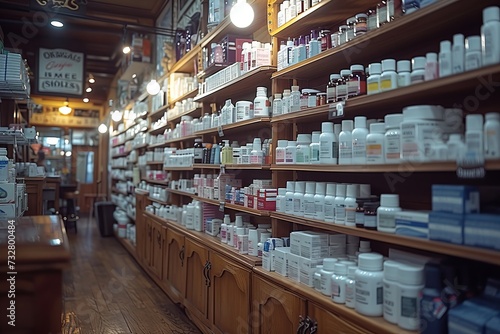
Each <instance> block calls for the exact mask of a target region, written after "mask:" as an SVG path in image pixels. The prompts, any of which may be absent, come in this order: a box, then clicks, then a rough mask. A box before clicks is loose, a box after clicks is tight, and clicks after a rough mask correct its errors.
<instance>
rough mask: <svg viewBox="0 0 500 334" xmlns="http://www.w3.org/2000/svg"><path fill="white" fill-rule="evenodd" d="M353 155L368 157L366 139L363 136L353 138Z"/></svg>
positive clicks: (355, 156)
mask: <svg viewBox="0 0 500 334" xmlns="http://www.w3.org/2000/svg"><path fill="white" fill-rule="evenodd" d="M352 157H353V158H365V157H366V140H365V139H363V138H355V139H353V140H352Z"/></svg>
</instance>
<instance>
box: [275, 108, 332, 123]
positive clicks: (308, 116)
mask: <svg viewBox="0 0 500 334" xmlns="http://www.w3.org/2000/svg"><path fill="white" fill-rule="evenodd" d="M329 109H330V105H323V106H319V107H314V108H308V109H304V110H301V111H297V112H291V113H287V114H283V115H278V116H273V118H272V119H271V123H276V122H280V123H286V122H290V123H297V122H308V121H318V120H320V119H322V120H324V121H327V120H328V111H329Z"/></svg>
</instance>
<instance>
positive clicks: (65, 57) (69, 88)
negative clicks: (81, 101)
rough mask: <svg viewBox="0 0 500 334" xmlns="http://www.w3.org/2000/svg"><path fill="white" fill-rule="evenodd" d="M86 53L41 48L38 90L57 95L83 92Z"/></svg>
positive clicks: (76, 94)
mask: <svg viewBox="0 0 500 334" xmlns="http://www.w3.org/2000/svg"><path fill="white" fill-rule="evenodd" d="M84 60H85V57H84V54H83V53H82V52H73V51H69V50H65V49H44V48H40V49H39V53H38V85H37V88H38V92H39V93H40V94H52V95H56V96H66V95H75V96H81V95H82V94H83V84H84V79H85V78H84Z"/></svg>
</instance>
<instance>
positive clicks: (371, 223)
mask: <svg viewBox="0 0 500 334" xmlns="http://www.w3.org/2000/svg"><path fill="white" fill-rule="evenodd" d="M364 222H365V224H364V225H365V227H377V216H376V215H365V217H364Z"/></svg>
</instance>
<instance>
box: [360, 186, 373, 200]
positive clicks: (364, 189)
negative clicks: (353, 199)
mask: <svg viewBox="0 0 500 334" xmlns="http://www.w3.org/2000/svg"><path fill="white" fill-rule="evenodd" d="M371 190H372V186H371V185H370V184H360V185H359V197H361V198H368V197H370V195H371Z"/></svg>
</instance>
